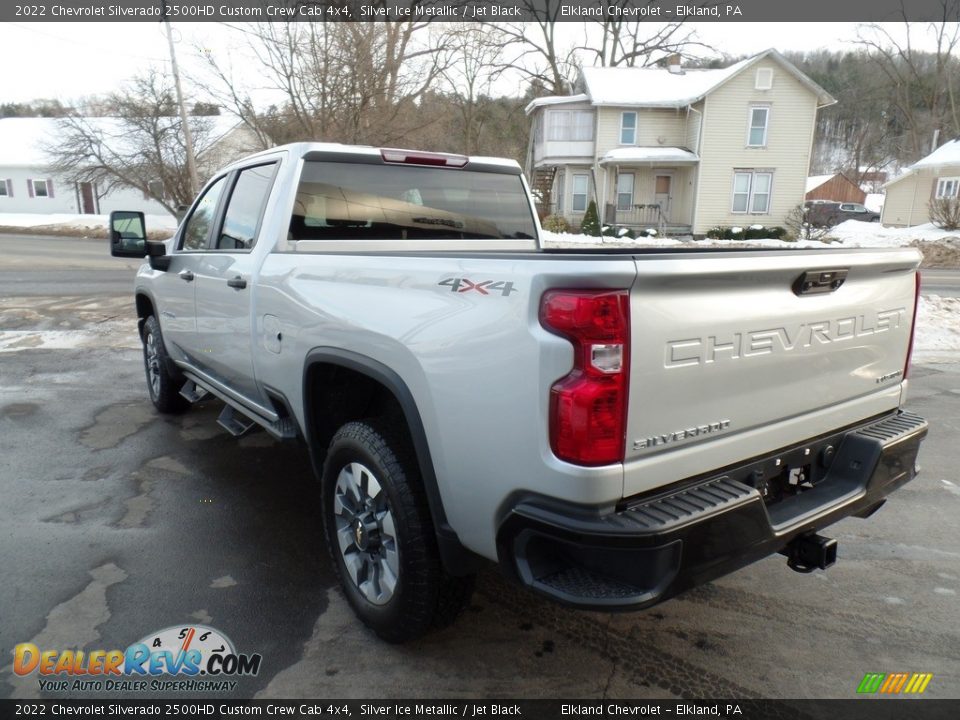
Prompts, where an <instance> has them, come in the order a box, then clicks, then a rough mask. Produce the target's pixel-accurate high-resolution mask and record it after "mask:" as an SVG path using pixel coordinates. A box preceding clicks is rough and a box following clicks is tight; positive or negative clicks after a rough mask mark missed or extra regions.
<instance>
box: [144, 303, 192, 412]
mask: <svg viewBox="0 0 960 720" xmlns="http://www.w3.org/2000/svg"><path fill="white" fill-rule="evenodd" d="M141 339H142V340H143V369H144V372H145V373H146V375H147V392H149V393H150V400H151V402H153V405H154V407H156V408H157V410H159V411H160V412H162V413H182V412H183V411H184V410H186V409H187V408H188V407H190V401H189V400H187V399H186V398H185V397H183V396H182V395H181V394H180V388H181V387H183V383H184V380H183V378H182V377H176V376H173V375H171V374H170V371H169V369H168V368H169V365H170V361H169V358H168V357H167V349H166V347H165V346H164V344H163V334H162V333H161V332H160V323H159V322H157V319H156V318H155V317H154V316H153V315H151V316H150V317H148V318H147V319H146V321H145V322H144V323H143V337H142V338H141Z"/></svg>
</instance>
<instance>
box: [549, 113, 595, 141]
mask: <svg viewBox="0 0 960 720" xmlns="http://www.w3.org/2000/svg"><path fill="white" fill-rule="evenodd" d="M547 140H550V141H559V142H587V141H590V140H593V113H592V112H590V111H581V110H553V111H551V112H550V113H549V114H548V116H547Z"/></svg>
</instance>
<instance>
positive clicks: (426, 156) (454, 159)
mask: <svg viewBox="0 0 960 720" xmlns="http://www.w3.org/2000/svg"><path fill="white" fill-rule="evenodd" d="M380 157H382V158H383V161H384V162H388V163H402V164H404V165H433V166H435V167H463V166H464V165H466V164H467V162H469V160H470V158H468V157H467V156H466V155H446V154H444V153H430V152H415V151H413V150H388V149H383V150H381V151H380Z"/></svg>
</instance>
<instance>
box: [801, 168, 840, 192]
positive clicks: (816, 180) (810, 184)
mask: <svg viewBox="0 0 960 720" xmlns="http://www.w3.org/2000/svg"><path fill="white" fill-rule="evenodd" d="M836 176H837V175H836V173H834V174H832V175H811V176H810V177H808V178H807V187H806V189H805V190H804V192H810V191H811V190H816V189H817V188H818V187H820V186H821V185H823V184H824V183H825V182H827V181H829V180H832V179H833V178H835V177H836Z"/></svg>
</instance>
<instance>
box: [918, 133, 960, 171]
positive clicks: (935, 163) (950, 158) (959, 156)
mask: <svg viewBox="0 0 960 720" xmlns="http://www.w3.org/2000/svg"><path fill="white" fill-rule="evenodd" d="M944 165H960V138H955V139H953V140H950V141H949V142H946V143H944V144H943V145H941V146H940V147H938V148H937V149H936V150H934V151H933V152H932V153H930V154H929V155H927V156H926V157H925V158H922V159H920V160H917V162H915V163H914V164H913V165H911V166H910V168H911V169H916V170H919V169H920V168H937V167H943V166H944Z"/></svg>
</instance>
